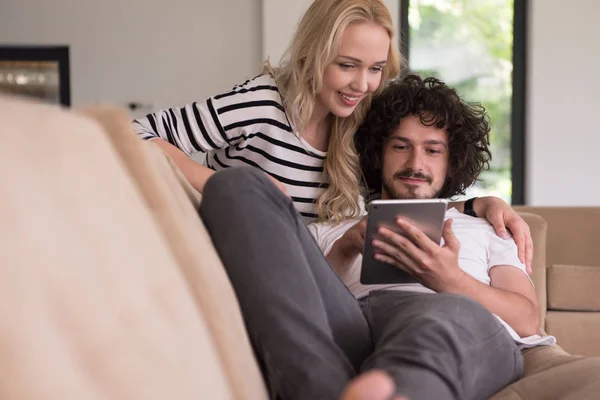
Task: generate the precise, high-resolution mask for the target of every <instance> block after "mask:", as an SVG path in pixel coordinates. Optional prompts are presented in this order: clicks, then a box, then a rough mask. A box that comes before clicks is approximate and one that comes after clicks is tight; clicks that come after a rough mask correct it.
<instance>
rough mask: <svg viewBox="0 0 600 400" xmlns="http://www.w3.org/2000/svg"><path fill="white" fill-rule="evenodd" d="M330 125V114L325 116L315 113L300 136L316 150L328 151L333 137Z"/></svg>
mask: <svg viewBox="0 0 600 400" xmlns="http://www.w3.org/2000/svg"><path fill="white" fill-rule="evenodd" d="M330 123H331V119H330V118H329V113H326V114H323V113H318V112H316V111H315V112H313V115H312V117H311V118H310V120H309V121H308V123H307V124H306V126H305V127H304V130H303V132H302V133H301V134H300V136H302V138H303V139H304V140H306V141H307V142H308V144H310V145H311V146H312V147H314V148H315V149H317V150H320V151H327V148H328V147H329V136H330V135H331V126H330Z"/></svg>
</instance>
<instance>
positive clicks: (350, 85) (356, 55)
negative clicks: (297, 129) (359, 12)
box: [315, 22, 390, 118]
mask: <svg viewBox="0 0 600 400" xmlns="http://www.w3.org/2000/svg"><path fill="white" fill-rule="evenodd" d="M389 48H390V37H389V35H388V33H387V31H386V30H385V29H384V28H383V27H381V26H380V25H377V24H375V23H372V22H363V23H358V24H353V25H350V26H348V27H347V28H346V30H345V31H344V34H343V36H342V43H341V46H340V52H339V53H338V55H337V57H336V58H335V59H334V60H333V62H332V63H331V64H329V65H328V66H327V67H325V71H324V74H323V88H322V89H321V92H319V94H318V95H317V99H316V105H315V106H316V108H317V109H320V110H322V111H324V112H325V111H326V112H328V113H329V112H330V113H332V114H334V115H335V116H337V117H342V118H343V117H348V116H350V115H351V114H352V112H353V111H354V109H355V108H356V106H357V105H358V103H360V101H361V100H363V99H364V98H365V96H366V95H368V94H369V93H372V92H374V91H375V90H377V88H378V87H379V84H380V82H381V74H382V69H383V66H384V65H385V63H386V62H387V57H388V52H389Z"/></svg>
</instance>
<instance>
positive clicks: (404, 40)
mask: <svg viewBox="0 0 600 400" xmlns="http://www.w3.org/2000/svg"><path fill="white" fill-rule="evenodd" d="M513 1H514V5H513V12H514V14H513V55H512V63H513V72H512V96H511V134H510V142H511V145H510V151H511V184H512V195H511V204H512V205H523V204H526V197H525V183H526V182H525V179H526V174H525V157H526V106H527V40H528V37H527V21H528V14H529V0H513ZM409 2H410V0H400V38H399V39H400V49H401V51H402V54H403V55H404V57H405V66H406V68H410V62H409V60H410V29H409V22H408V12H409Z"/></svg>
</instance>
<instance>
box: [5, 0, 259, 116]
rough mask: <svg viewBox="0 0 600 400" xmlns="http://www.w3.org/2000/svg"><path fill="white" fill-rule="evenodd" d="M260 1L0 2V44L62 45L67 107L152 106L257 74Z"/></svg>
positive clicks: (201, 95)
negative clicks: (66, 50)
mask: <svg viewBox="0 0 600 400" xmlns="http://www.w3.org/2000/svg"><path fill="white" fill-rule="evenodd" d="M260 9H261V7H260V0H219V1H214V0H170V1H158V0H148V1H145V0H101V1H96V0H52V1H48V0H0V44H67V45H69V46H70V56H71V92H72V94H71V98H72V103H73V104H74V105H80V104H86V103H89V102H95V101H110V102H116V103H119V104H125V103H127V102H130V101H141V102H145V103H150V104H151V107H152V108H157V107H167V106H177V105H180V104H182V103H184V102H189V101H193V100H198V99H202V98H204V97H206V96H210V95H212V94H216V93H219V92H221V91H225V90H228V89H230V88H231V87H232V86H233V85H234V84H235V83H238V82H241V81H243V80H244V79H246V78H248V77H252V76H254V75H256V74H258V73H259V71H260V66H261V55H260V46H261V44H260Z"/></svg>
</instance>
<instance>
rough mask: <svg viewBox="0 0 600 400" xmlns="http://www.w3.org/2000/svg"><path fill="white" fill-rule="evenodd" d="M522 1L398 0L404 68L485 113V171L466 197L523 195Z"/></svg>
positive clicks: (514, 198) (515, 198) (513, 198)
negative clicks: (477, 105) (488, 128)
mask: <svg viewBox="0 0 600 400" xmlns="http://www.w3.org/2000/svg"><path fill="white" fill-rule="evenodd" d="M526 7H527V4H526V0H411V1H409V0H402V6H401V15H400V21H401V30H402V32H401V36H402V39H403V43H402V47H403V50H404V54H405V55H406V56H407V57H408V66H409V69H410V70H411V71H412V72H415V73H418V74H421V75H423V76H435V77H437V78H440V79H441V80H443V81H444V82H446V83H447V84H448V85H450V86H452V87H454V88H456V89H457V90H458V92H459V93H460V94H461V96H462V97H463V98H465V99H466V100H467V101H472V102H480V103H482V104H483V106H484V107H485V108H486V110H487V112H488V115H489V117H490V125H491V132H490V143H491V151H492V162H491V164H490V169H489V170H488V171H486V172H484V173H483V174H482V176H481V177H480V178H481V181H480V182H478V183H476V184H475V185H474V186H473V187H472V188H470V189H469V190H468V192H467V196H466V197H472V196H482V195H494V196H499V197H501V198H503V199H504V200H506V201H507V202H512V204H523V203H524V201H525V199H524V132H523V131H524V106H525V101H524V99H525V87H524V83H525V12H526Z"/></svg>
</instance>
